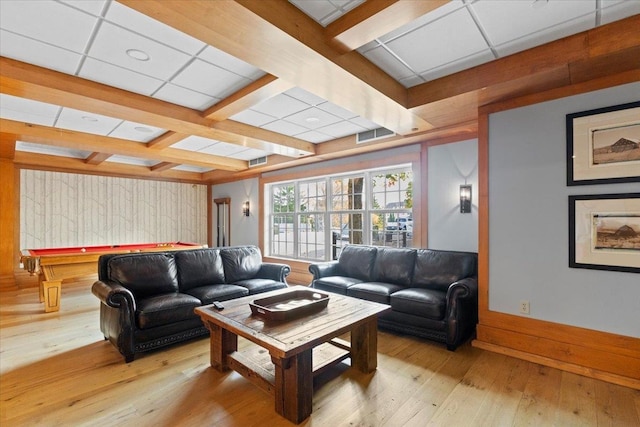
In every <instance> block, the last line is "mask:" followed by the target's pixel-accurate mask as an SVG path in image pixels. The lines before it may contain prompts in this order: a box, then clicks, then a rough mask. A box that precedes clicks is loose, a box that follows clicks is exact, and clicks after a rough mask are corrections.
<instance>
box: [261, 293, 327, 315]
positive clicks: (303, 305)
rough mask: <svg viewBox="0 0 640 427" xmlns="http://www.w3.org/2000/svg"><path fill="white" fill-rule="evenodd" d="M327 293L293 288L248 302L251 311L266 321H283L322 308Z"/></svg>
mask: <svg viewBox="0 0 640 427" xmlns="http://www.w3.org/2000/svg"><path fill="white" fill-rule="evenodd" d="M327 304H329V295H327V294H325V293H322V292H317V291H315V290H313V289H293V290H291V291H289V292H285V293H282V294H279V295H275V296H271V297H266V298H259V299H256V300H254V301H253V302H250V303H249V306H250V307H251V313H252V314H254V315H257V316H261V317H263V318H264V320H266V321H284V320H291V319H295V318H297V317H301V316H306V315H308V314H311V313H315V312H317V311H321V310H322V309H324V308H325V307H326V306H327Z"/></svg>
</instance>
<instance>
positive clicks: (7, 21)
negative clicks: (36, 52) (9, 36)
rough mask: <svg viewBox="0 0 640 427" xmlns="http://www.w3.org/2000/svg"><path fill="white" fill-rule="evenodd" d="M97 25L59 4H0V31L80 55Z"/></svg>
mask: <svg viewBox="0 0 640 427" xmlns="http://www.w3.org/2000/svg"><path fill="white" fill-rule="evenodd" d="M97 22H98V19H97V18H96V17H94V16H91V15H89V14H86V13H84V12H81V11H79V10H77V9H74V8H72V7H69V6H66V5H64V4H62V3H57V2H52V1H41V0H29V1H0V27H1V28H3V29H5V30H9V31H12V32H14V33H17V34H22V35H24V36H27V37H31V38H33V39H36V40H42V41H45V42H47V43H50V44H53V45H55V46H59V47H62V48H65V49H69V50H72V51H74V52H79V53H82V52H84V49H85V47H86V45H87V43H88V41H89V39H90V37H91V34H92V32H93V28H94V26H95V25H96V23H97Z"/></svg>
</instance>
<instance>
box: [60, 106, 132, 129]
mask: <svg viewBox="0 0 640 427" xmlns="http://www.w3.org/2000/svg"><path fill="white" fill-rule="evenodd" d="M121 122H122V120H120V119H114V118H112V117H107V116H101V115H99V114H93V113H87V112H84V111H80V110H74V109H73V108H63V109H62V111H61V112H60V116H59V117H58V120H57V121H56V124H55V126H56V127H58V128H62V129H70V130H77V131H79V132H86V133H92V134H95V135H103V136H106V135H109V133H111V132H112V131H113V130H114V129H115V128H116V127H117V126H118V125H119V124H120V123H121Z"/></svg>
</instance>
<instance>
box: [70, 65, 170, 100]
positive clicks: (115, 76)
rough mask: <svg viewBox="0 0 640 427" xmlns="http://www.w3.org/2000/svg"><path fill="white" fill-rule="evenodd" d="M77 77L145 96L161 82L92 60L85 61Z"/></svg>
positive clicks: (152, 91) (153, 90)
mask: <svg viewBox="0 0 640 427" xmlns="http://www.w3.org/2000/svg"><path fill="white" fill-rule="evenodd" d="M78 75H79V76H80V77H83V78H85V79H88V80H93V81H96V82H99V83H103V84H106V85H109V86H113V87H117V88H119V89H124V90H128V91H130V92H134V93H139V94H142V95H146V96H149V95H151V94H152V93H154V92H155V91H156V90H157V89H158V88H159V87H160V85H162V80H158V79H155V78H153V77H149V76H147V75H145V74H140V73H137V72H135V71H132V70H128V69H126V68H122V67H119V66H117V65H112V64H109V63H106V62H103V61H98V60H97V59H92V58H87V59H86V60H85V62H84V64H83V66H82V69H81V70H80V72H79V73H78Z"/></svg>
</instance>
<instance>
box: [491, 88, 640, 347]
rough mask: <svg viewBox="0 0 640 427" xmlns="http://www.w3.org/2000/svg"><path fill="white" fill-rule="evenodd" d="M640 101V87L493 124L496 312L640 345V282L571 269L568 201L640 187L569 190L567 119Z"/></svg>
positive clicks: (497, 118)
mask: <svg viewBox="0 0 640 427" xmlns="http://www.w3.org/2000/svg"><path fill="white" fill-rule="evenodd" d="M638 98H640V83H634V84H628V85H623V86H618V87H614V88H609V89H606V90H601V91H597V92H592V93H587V94H582V95H577V96H572V97H568V98H563V99H559V100H555V101H550V102H545V103H541V104H536V105H532V106H528V107H523V108H518V109H514V110H509V111H504V112H500V113H496V114H492V115H490V117H489V234H490V239H489V257H490V259H489V309H490V310H493V311H498V312H503V313H510V314H515V315H519V312H518V306H519V302H520V301H521V300H527V301H529V302H530V306H531V314H530V317H532V318H536V319H541V320H547V321H551V322H557V323H562V324H567V325H572V326H578V327H584V328H588V329H595V330H600V331H605V332H610V333H616V334H621V335H627V336H633V337H640V275H638V274H633V273H621V272H610V271H599V270H585V269H575V268H569V267H568V262H569V261H568V258H569V255H568V239H569V238H568V196H569V195H575V194H606V193H624V192H638V191H640V184H638V183H626V184H608V185H587V186H585V185H583V186H575V187H567V186H566V166H565V165H566V163H565V157H566V130H565V116H566V114H569V113H574V112H580V111H585V110H590V109H595V108H600V107H607V106H612V105H617V104H622V103H627V102H631V101H637V100H638Z"/></svg>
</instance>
